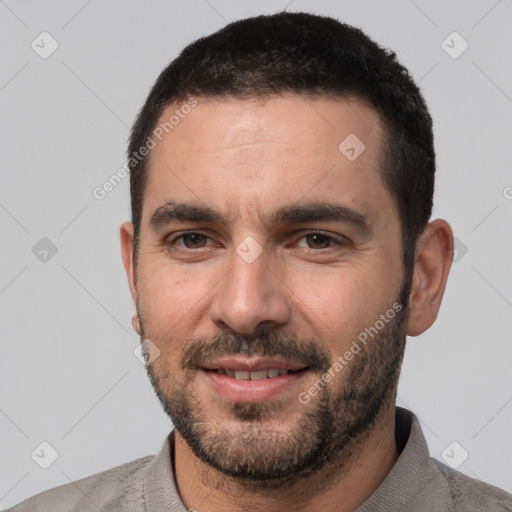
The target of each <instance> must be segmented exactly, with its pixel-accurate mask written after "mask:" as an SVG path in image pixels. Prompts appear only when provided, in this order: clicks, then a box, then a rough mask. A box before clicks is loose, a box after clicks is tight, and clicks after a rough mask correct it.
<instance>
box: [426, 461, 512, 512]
mask: <svg viewBox="0 0 512 512" xmlns="http://www.w3.org/2000/svg"><path fill="white" fill-rule="evenodd" d="M431 460H432V461H433V462H434V464H435V466H436V468H437V471H438V473H439V475H440V476H441V478H442V479H443V480H444V482H445V483H446V488H447V490H448V494H449V497H448V499H449V500H450V504H451V507H450V508H449V510H455V511H458V510H460V511H463V510H471V511H473V512H480V511H481V512H484V511H485V512H489V511H491V510H492V511H493V512H501V511H509V512H512V494H509V493H508V492H506V491H503V490H502V489H499V488H498V487H494V486H493V485H490V484H487V483H485V482H482V481H480V480H476V479H474V478H470V477H468V476H466V475H464V474H462V473H460V472H458V471H456V470H454V469H452V468H450V467H449V466H447V465H446V464H443V463H442V462H440V461H438V460H436V459H434V458H432V459H431Z"/></svg>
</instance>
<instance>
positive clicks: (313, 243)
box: [297, 233, 341, 249]
mask: <svg viewBox="0 0 512 512" xmlns="http://www.w3.org/2000/svg"><path fill="white" fill-rule="evenodd" d="M300 240H305V242H306V245H304V244H301V243H298V244H297V245H298V246H299V247H305V248H308V249H327V248H328V247H331V246H333V245H337V244H338V245H339V244H340V243H341V242H340V241H339V240H336V239H335V238H333V237H332V236H330V235H326V234H324V233H308V234H307V235H305V236H303V237H302V238H300Z"/></svg>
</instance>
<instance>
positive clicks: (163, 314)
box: [12, 12, 512, 512]
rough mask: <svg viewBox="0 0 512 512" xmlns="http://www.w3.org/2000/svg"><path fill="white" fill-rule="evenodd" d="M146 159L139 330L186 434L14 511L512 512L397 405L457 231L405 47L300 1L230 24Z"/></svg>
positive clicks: (145, 140)
mask: <svg viewBox="0 0 512 512" xmlns="http://www.w3.org/2000/svg"><path fill="white" fill-rule="evenodd" d="M129 158H130V168H131V177H130V179H131V201H132V203H131V204H132V222H131V223H129V222H127V223H125V224H123V225H122V226H121V248H122V255H123V261H124V265H125V269H126V272H127V276H128V282H129V286H130V290H131V294H132V297H133V300H134V303H135V306H136V314H135V315H134V318H133V325H134V328H135V329H136V330H137V332H138V333H139V334H140V336H141V341H142V343H143V347H144V350H145V357H146V361H147V370H148V374H149V377H150V379H151V382H152V384H153V386H154V388H155V392H156V394H157V396H158V397H159V399H160V401H161V403H162V405H163V407H164V410H165V411H166V412H167V413H168V415H169V417H170V418H171V420H172V422H173V424H174V426H175V429H174V430H173V431H172V432H171V433H170V434H169V436H168V438H167V439H166V440H165V442H164V444H163V447H162V451H161V453H160V454H159V455H158V456H156V457H146V458H144V459H140V460H137V461H133V462H130V463H128V464H124V465H122V466H119V467H117V468H114V469H111V470H109V471H106V472H103V473H100V474H98V475H93V476H91V477H88V478H85V479H83V480H80V481H79V482H76V483H74V484H69V485H64V486H62V487H58V488H56V489H52V490H50V491H46V492H45V493H42V494H40V495H38V496H36V497H34V498H31V499H29V500H26V501H25V502H23V503H22V504H20V505H18V506H16V507H14V508H13V509H12V510H13V511H17V512H18V511H20V512H21V511H25V510H52V511H92V510H105V511H106V510H109V511H120V510H134V511H135V510H140V511H143V510H144V511H148V512H149V511H155V512H159V511H185V510H194V511H198V512H202V511H208V512H216V511H221V510H222V511H248V510H251V511H260V510H301V511H320V510H321V511H323V512H330V511H343V512H348V511H355V510H357V511H358V512H363V511H365V512H367V511H368V512H369V511H377V510H378V511H388V510H389V511H398V510H402V511H415V512H418V511H427V510H428V511H433V510H435V511H448V510H450V511H469V510H471V511H475V510H477V511H484V510H485V511H489V510H512V496H511V495H509V494H507V493H505V492H504V491H501V490H499V489H497V488H495V487H492V486H490V485H487V484H484V483H481V482H479V481H476V480H472V479H470V478H468V477H466V476H463V475H462V474H460V473H457V472H456V471H454V470H452V469H450V468H448V467H447V466H445V465H443V464H442V463H440V462H438V461H435V460H434V459H432V458H430V457H429V454H428V450H427V447H426V443H425V439H424V437H423V434H422V432H421V428H420V426H419V423H418V421H417V419H416V417H415V416H414V415H413V414H412V413H411V412H409V411H407V410H405V409H401V408H397V407H395V398H396V390H397V382H398V377H399V373H400V366H401V363H402V358H403V353H404V346H405V339H406V335H410V336H417V335H419V334H421V333H422V332H424V331H425V330H426V329H428V328H429V327H430V326H431V325H432V323H433V322H434V321H435V319H436V316H437V313H438V311H439V307H440V303H441V299H442V296H443V292H444V289H445V285H446V280H447V276H448V272H449V269H450V263H451V260H452V257H453V236H452V232H451V229H450V227H449V225H448V224H447V222H445V221H444V220H440V219H438V220H434V221H430V222H429V219H430V215H431V209H432V196H433V187H434V172H435V155H434V149H433V136H432V122H431V118H430V116H429V113H428V111H427V108H426V105H425V102H424V100H423V98H422V96H421V94H420V92H419V90H418V88H417V86H416V85H415V84H414V83H413V81H412V79H411V78H410V76H409V75H408V73H407V71H406V70H405V69H404V68H403V67H402V66H401V65H400V64H399V63H398V62H397V60H396V58H395V55H394V54H393V53H390V52H387V51H385V50H383V49H381V48H380V47H378V46H377V45H376V44H375V43H374V42H372V41H371V40H369V39H368V38H367V37H366V36H365V35H364V34H363V33H362V32H361V31H360V30H358V29H355V28H352V27H349V26H346V25H343V24H340V23H339V22H337V21H335V20H333V19H330V18H325V17H319V16H313V15H309V14H304V13H295V14H291V13H286V12H283V13H279V14H276V15H273V16H260V17H257V18H251V19H247V20H242V21H239V22H236V23H232V24H230V25H228V26H226V27H225V28H223V29H222V30H220V31H219V32H217V33H216V34H213V35H211V36H209V37H207V38H203V39H200V40H198V41H196V42H195V43H193V44H191V45H190V46H188V47H187V48H186V49H185V50H184V51H183V52H182V54H181V55H180V56H179V57H178V58H177V59H175V60H174V61H173V62H172V63H171V64H170V65H169V66H168V67H167V68H166V69H165V70H164V71H163V72H162V74H161V75H160V77H159V78H158V80H157V82H156V84H155V85H154V87H153V89H152V91H151V93H150V95H149V97H148V99H147V101H146V103H145V105H144V106H143V108H142V110H141V112H140V114H139V116H138V118H137V121H136V123H135V125H134V127H133V130H132V136H131V140H130V146H129Z"/></svg>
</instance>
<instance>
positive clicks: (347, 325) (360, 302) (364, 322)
mask: <svg viewBox="0 0 512 512" xmlns="http://www.w3.org/2000/svg"><path fill="white" fill-rule="evenodd" d="M388 270H389V269H388ZM394 272H396V271H388V272H382V269H381V268H380V265H376V264H375V263H373V262H372V264H371V265H370V264H368V265H367V266H365V265H357V266H351V268H350V269H348V268H347V269H345V270H343V269H341V268H339V269H337V270H336V271H335V272H329V273H323V274H322V275H316V276H314V277H310V278H309V279H304V278H303V277H302V278H300V277H301V276H296V279H295V283H294V286H293V287H292V289H293V291H294V294H295V296H296V298H297V299H296V300H295V304H296V306H297V308H298V316H299V317H301V318H302V319H303V321H305V322H306V324H307V327H306V328H307V329H308V331H309V332H311V334H312V335H313V336H315V337H317V339H319V340H320V341H321V342H323V343H325V344H326V346H328V349H329V350H330V351H331V352H333V354H334V353H336V354H340V353H343V352H344V349H345V347H348V346H349V345H350V343H351V342H352V340H353V339H355V338H356V337H357V335H358V334H359V333H360V332H362V331H363V330H364V329H365V328H367V327H369V326H371V325H373V324H374V323H375V321H376V320H377V319H378V318H379V315H380V314H382V313H385V312H386V311H387V310H388V309H389V308H390V307H391V305H392V304H393V301H394V300H395V298H396V291H397V289H398V286H399V283H398V277H397V276H398V275H399V274H397V273H394Z"/></svg>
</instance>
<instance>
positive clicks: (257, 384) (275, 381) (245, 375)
mask: <svg viewBox="0 0 512 512" xmlns="http://www.w3.org/2000/svg"><path fill="white" fill-rule="evenodd" d="M308 370H309V367H308V366H305V365H303V364H300V363H291V362H287V361H284V360H277V359H273V360H270V359H264V358H244V357H241V356H235V357H230V358H224V359H218V360H214V361H210V362H208V363H206V364H205V365H204V366H203V367H202V368H201V369H200V375H201V376H202V378H203V379H204V380H205V381H206V384H207V385H208V387H209V389H210V391H213V392H214V393H215V394H217V395H220V396H221V397H222V398H224V399H226V400H229V401H236V402H261V401H266V400H269V399H271V398H273V397H276V396H278V395H281V394H283V393H285V392H286V391H291V390H292V388H293V387H296V386H297V383H298V382H299V380H301V379H302V378H303V377H304V375H305V374H306V373H307V372H308Z"/></svg>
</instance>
